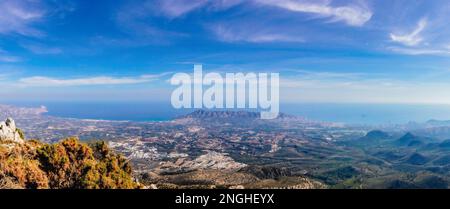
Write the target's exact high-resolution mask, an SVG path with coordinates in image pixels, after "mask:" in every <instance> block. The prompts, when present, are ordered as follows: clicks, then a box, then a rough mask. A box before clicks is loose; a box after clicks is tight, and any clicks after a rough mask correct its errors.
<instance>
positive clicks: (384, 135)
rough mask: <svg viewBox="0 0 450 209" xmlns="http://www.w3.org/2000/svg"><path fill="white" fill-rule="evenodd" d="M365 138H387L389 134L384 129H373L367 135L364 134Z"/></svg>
mask: <svg viewBox="0 0 450 209" xmlns="http://www.w3.org/2000/svg"><path fill="white" fill-rule="evenodd" d="M363 138H364V139H369V140H379V139H387V138H389V134H388V133H386V132H384V131H380V130H373V131H369V132H368V133H367V134H366V136H364V137H363Z"/></svg>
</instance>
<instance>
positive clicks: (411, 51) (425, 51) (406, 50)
mask: <svg viewBox="0 0 450 209" xmlns="http://www.w3.org/2000/svg"><path fill="white" fill-rule="evenodd" d="M388 49H389V50H390V51H392V52H396V53H399V54H405V55H445V56H448V55H450V49H434V48H411V47H388Z"/></svg>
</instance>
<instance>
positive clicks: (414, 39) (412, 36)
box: [390, 18, 428, 46]
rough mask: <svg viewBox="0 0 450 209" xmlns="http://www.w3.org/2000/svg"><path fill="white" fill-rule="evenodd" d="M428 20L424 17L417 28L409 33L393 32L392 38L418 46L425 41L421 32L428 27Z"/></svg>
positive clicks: (405, 43) (407, 44)
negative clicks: (399, 33)
mask: <svg viewBox="0 0 450 209" xmlns="http://www.w3.org/2000/svg"><path fill="white" fill-rule="evenodd" d="M427 24H428V21H427V19H426V18H422V19H421V20H420V21H419V22H418V23H417V26H416V28H415V29H414V30H413V31H412V32H410V33H407V34H402V35H398V34H394V33H391V35H390V36H391V40H392V41H394V42H398V43H401V44H404V45H406V46H416V45H418V44H420V43H421V42H422V41H423V37H422V36H421V32H422V31H423V30H424V29H425V28H426V27H427Z"/></svg>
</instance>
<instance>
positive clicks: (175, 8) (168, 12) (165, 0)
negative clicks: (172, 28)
mask: <svg viewBox="0 0 450 209" xmlns="http://www.w3.org/2000/svg"><path fill="white" fill-rule="evenodd" d="M207 3H208V0H189V1H185V0H157V2H156V4H159V11H160V12H161V13H163V15H165V16H168V17H172V18H174V17H179V16H182V15H184V14H186V13H189V12H191V11H193V10H195V9H197V8H200V7H203V6H204V5H206V4H207Z"/></svg>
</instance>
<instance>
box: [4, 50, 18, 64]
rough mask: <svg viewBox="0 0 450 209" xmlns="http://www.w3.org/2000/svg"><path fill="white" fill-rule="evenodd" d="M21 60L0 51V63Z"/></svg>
mask: <svg viewBox="0 0 450 209" xmlns="http://www.w3.org/2000/svg"><path fill="white" fill-rule="evenodd" d="M21 60H22V59H21V58H20V57H16V56H12V55H9V54H8V52H6V51H5V50H3V49H0V62H9V63H12V62H20V61H21Z"/></svg>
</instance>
